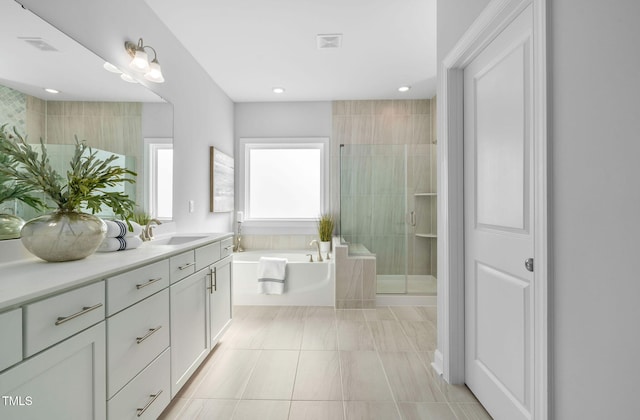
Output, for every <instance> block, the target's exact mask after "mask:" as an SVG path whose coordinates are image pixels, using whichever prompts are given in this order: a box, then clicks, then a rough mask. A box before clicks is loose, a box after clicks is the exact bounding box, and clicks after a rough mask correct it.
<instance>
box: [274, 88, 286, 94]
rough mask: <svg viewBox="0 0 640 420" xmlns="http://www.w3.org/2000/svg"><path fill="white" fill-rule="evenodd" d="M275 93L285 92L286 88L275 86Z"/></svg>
mask: <svg viewBox="0 0 640 420" xmlns="http://www.w3.org/2000/svg"><path fill="white" fill-rule="evenodd" d="M273 93H284V88H281V87H274V88H273Z"/></svg>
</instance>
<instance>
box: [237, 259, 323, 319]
mask: <svg viewBox="0 0 640 420" xmlns="http://www.w3.org/2000/svg"><path fill="white" fill-rule="evenodd" d="M310 253H311V252H310V251H308V250H303V251H275V250H266V251H246V252H240V253H235V254H233V262H232V269H231V273H232V282H233V287H232V290H233V304H234V305H285V306H286V305H290V306H335V269H334V267H335V265H334V264H333V260H329V261H324V262H313V263H311V262H309V257H308V256H307V255H306V254H310ZM260 257H278V258H286V259H287V260H288V263H287V269H286V278H285V284H284V294H282V295H263V294H259V293H258V292H257V290H258V275H257V272H258V260H259V259H260ZM316 258H317V252H316V253H315V254H314V258H313V259H314V261H315V260H316Z"/></svg>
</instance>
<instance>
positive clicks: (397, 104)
mask: <svg viewBox="0 0 640 420" xmlns="http://www.w3.org/2000/svg"><path fill="white" fill-rule="evenodd" d="M393 113H394V114H395V115H411V114H415V103H414V101H412V100H394V101H393Z"/></svg>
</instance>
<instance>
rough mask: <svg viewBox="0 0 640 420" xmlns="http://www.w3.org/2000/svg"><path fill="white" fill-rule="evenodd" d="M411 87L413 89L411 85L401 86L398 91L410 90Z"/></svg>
mask: <svg viewBox="0 0 640 420" xmlns="http://www.w3.org/2000/svg"><path fill="white" fill-rule="evenodd" d="M409 89H411V86H400V87H399V88H398V92H408V91H409Z"/></svg>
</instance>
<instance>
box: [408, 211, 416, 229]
mask: <svg viewBox="0 0 640 420" xmlns="http://www.w3.org/2000/svg"><path fill="white" fill-rule="evenodd" d="M409 224H410V225H411V226H413V227H415V226H416V212H415V211H412V212H411V213H409Z"/></svg>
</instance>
